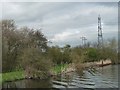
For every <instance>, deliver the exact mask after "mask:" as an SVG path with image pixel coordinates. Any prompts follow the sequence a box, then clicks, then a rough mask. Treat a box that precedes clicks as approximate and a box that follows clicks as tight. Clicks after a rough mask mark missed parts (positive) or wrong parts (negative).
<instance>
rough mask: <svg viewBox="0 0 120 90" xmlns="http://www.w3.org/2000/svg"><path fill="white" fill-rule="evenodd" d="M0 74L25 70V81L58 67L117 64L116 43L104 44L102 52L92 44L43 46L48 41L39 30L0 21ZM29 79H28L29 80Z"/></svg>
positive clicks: (114, 40) (11, 21)
mask: <svg viewBox="0 0 120 90" xmlns="http://www.w3.org/2000/svg"><path fill="white" fill-rule="evenodd" d="M0 27H2V71H3V72H11V71H15V70H25V74H26V75H28V76H29V77H38V76H40V78H41V77H45V76H46V75H49V74H50V69H51V68H52V67H54V66H57V65H59V64H69V63H78V62H80V63H84V62H94V61H99V60H101V59H104V60H106V59H111V60H112V62H113V63H117V60H118V59H117V52H118V51H117V49H116V47H117V41H116V39H114V38H113V39H110V40H108V41H105V42H104V46H103V48H102V49H99V48H97V47H96V46H97V45H96V44H95V43H94V44H90V43H88V44H87V45H85V46H81V47H80V46H77V47H71V46H70V45H65V46H64V47H63V48H60V47H59V46H52V47H49V46H47V43H48V40H47V39H46V37H45V36H44V35H43V33H42V32H41V30H39V29H30V28H28V27H22V28H17V26H16V24H15V21H14V20H2V21H1V22H0ZM31 75H32V76H31Z"/></svg>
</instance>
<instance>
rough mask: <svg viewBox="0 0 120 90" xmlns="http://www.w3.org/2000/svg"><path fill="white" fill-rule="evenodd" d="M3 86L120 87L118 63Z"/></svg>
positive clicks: (8, 83)
mask: <svg viewBox="0 0 120 90" xmlns="http://www.w3.org/2000/svg"><path fill="white" fill-rule="evenodd" d="M3 88H59V89H60V88H118V65H109V66H105V67H100V68H97V69H96V71H95V70H89V69H88V70H84V71H82V72H77V73H76V72H72V73H67V74H63V75H62V76H58V77H56V78H54V79H53V78H50V79H47V80H19V81H15V82H7V83H4V84H3Z"/></svg>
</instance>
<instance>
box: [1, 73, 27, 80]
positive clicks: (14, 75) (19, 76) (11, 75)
mask: <svg viewBox="0 0 120 90" xmlns="http://www.w3.org/2000/svg"><path fill="white" fill-rule="evenodd" d="M23 78H25V76H24V72H23V71H15V72H8V73H2V82H6V81H14V80H20V79H23Z"/></svg>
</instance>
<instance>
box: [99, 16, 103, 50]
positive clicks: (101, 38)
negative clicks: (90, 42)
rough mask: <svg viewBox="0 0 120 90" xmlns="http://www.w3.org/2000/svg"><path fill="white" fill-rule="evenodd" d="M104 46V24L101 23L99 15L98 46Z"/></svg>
mask: <svg viewBox="0 0 120 90" xmlns="http://www.w3.org/2000/svg"><path fill="white" fill-rule="evenodd" d="M102 47H103V35H102V25H101V17H100V15H99V16H98V48H102Z"/></svg>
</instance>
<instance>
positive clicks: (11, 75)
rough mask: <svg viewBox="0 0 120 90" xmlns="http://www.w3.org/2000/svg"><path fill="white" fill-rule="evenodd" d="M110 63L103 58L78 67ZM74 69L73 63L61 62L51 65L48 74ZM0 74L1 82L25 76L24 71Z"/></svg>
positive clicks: (99, 65) (67, 71)
mask: <svg viewBox="0 0 120 90" xmlns="http://www.w3.org/2000/svg"><path fill="white" fill-rule="evenodd" d="M110 64H112V62H111V61H110V60H105V61H99V62H89V63H81V64H80V65H79V66H78V67H80V68H89V67H96V66H97V67H101V66H106V65H110ZM80 68H78V69H80ZM74 71H76V65H75V64H63V65H57V66H55V67H53V68H52V69H51V71H50V75H51V76H56V75H60V74H66V73H70V72H74ZM1 75H2V80H0V81H1V82H7V81H15V80H21V79H25V78H26V77H25V75H24V71H14V72H8V73H2V74H0V76H1ZM1 82H0V83H1Z"/></svg>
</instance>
